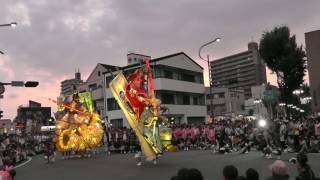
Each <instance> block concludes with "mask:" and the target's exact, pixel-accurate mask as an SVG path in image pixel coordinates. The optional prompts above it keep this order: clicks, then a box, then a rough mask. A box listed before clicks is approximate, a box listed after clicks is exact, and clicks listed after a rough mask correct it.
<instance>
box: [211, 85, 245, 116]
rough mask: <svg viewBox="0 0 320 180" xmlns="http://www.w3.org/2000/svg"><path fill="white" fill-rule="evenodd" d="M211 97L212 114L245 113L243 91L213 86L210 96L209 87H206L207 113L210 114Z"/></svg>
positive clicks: (230, 114) (229, 114)
mask: <svg viewBox="0 0 320 180" xmlns="http://www.w3.org/2000/svg"><path fill="white" fill-rule="evenodd" d="M211 97H212V107H211V108H212V109H213V110H212V111H213V116H225V115H226V116H232V115H243V114H245V109H244V101H245V97H244V91H243V90H231V89H228V88H226V87H213V88H212V95H211V96H210V88H209V87H206V105H207V114H208V115H211V109H210V105H211Z"/></svg>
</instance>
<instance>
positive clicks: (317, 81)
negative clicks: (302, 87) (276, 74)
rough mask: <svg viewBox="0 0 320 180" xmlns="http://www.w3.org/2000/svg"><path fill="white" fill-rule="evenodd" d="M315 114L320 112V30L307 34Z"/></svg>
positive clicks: (308, 60) (310, 80)
mask: <svg viewBox="0 0 320 180" xmlns="http://www.w3.org/2000/svg"><path fill="white" fill-rule="evenodd" d="M305 39H306V50H307V62H308V72H309V82H310V90H311V91H310V94H311V96H312V101H311V102H312V110H313V112H320V78H319V77H320V71H319V70H320V53H319V52H320V30H317V31H312V32H307V33H305Z"/></svg>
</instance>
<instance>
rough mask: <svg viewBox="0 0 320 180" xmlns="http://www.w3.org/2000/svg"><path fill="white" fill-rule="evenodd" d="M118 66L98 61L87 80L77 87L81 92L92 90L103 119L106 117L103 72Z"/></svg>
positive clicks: (96, 107)
mask: <svg viewBox="0 0 320 180" xmlns="http://www.w3.org/2000/svg"><path fill="white" fill-rule="evenodd" d="M117 68H118V67H117V66H111V65H106V64H101V63H98V64H97V65H96V67H95V68H94V69H93V71H92V72H91V74H90V75H89V77H88V78H87V80H86V81H85V82H84V83H82V84H80V85H78V87H77V89H78V90H79V92H91V94H92V97H93V103H94V107H95V110H96V111H97V113H98V114H99V115H100V116H101V117H102V118H103V119H104V118H105V117H106V114H105V110H104V91H103V87H104V84H103V83H104V81H103V73H107V72H113V71H116V70H117Z"/></svg>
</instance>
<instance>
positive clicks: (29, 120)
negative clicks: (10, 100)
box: [14, 101, 53, 134]
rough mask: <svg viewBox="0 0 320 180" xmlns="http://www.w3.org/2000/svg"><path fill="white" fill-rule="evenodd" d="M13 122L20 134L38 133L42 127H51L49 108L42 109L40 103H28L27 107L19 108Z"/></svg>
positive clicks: (51, 119)
mask: <svg viewBox="0 0 320 180" xmlns="http://www.w3.org/2000/svg"><path fill="white" fill-rule="evenodd" d="M14 122H15V123H16V125H17V126H16V130H17V131H19V132H20V133H23V134H24V133H27V134H30V133H31V134H36V133H40V132H41V127H42V126H48V125H53V124H52V123H53V118H52V117H51V107H42V106H41V104H40V103H37V102H34V101H29V104H28V105H27V106H19V108H18V110H17V117H16V118H15V120H14Z"/></svg>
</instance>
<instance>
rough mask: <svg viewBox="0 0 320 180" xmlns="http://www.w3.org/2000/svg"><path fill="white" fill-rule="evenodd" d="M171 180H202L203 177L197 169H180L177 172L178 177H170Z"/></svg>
mask: <svg viewBox="0 0 320 180" xmlns="http://www.w3.org/2000/svg"><path fill="white" fill-rule="evenodd" d="M171 180H203V176H202V174H201V172H200V171H199V170H198V169H194V168H191V169H186V168H182V169H180V170H179V171H178V175H177V176H174V177H172V178H171Z"/></svg>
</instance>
